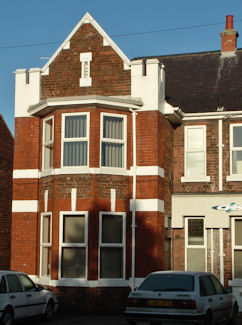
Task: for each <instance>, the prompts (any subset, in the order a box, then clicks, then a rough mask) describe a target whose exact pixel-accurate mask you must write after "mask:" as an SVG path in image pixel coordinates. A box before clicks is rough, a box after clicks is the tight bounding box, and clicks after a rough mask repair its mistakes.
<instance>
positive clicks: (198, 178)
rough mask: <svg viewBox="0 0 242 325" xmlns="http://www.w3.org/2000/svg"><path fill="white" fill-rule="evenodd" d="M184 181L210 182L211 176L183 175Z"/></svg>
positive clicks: (182, 179) (182, 180)
mask: <svg viewBox="0 0 242 325" xmlns="http://www.w3.org/2000/svg"><path fill="white" fill-rule="evenodd" d="M181 182H182V183H202V182H210V176H183V177H181Z"/></svg>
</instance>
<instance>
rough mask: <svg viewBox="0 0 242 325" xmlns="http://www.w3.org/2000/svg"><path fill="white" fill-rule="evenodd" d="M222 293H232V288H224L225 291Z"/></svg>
mask: <svg viewBox="0 0 242 325" xmlns="http://www.w3.org/2000/svg"><path fill="white" fill-rule="evenodd" d="M224 292H225V293H232V292H233V291H232V288H226V289H225V290H224Z"/></svg>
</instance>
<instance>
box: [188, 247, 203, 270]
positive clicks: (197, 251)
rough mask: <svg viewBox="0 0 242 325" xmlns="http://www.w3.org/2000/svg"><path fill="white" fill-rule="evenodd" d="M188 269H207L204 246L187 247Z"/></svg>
mask: <svg viewBox="0 0 242 325" xmlns="http://www.w3.org/2000/svg"><path fill="white" fill-rule="evenodd" d="M187 270H188V271H205V249H204V248H187Z"/></svg>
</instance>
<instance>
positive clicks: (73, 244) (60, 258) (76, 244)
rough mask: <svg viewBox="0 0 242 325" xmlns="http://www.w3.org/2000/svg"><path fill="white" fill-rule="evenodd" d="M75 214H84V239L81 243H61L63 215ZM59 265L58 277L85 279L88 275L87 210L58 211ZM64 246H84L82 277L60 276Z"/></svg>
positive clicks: (71, 279)
mask: <svg viewBox="0 0 242 325" xmlns="http://www.w3.org/2000/svg"><path fill="white" fill-rule="evenodd" d="M65 215H68V216H75V215H84V216H85V241H84V242H83V243H63V226H64V222H63V220H64V216H65ZM59 227H60V228H59V267H58V279H62V280H63V279H70V281H71V282H72V281H73V280H81V281H82V280H87V277H88V211H61V212H60V226H59ZM65 247H74V248H75V247H83V248H86V260H85V263H86V266H85V277H83V278H63V277H61V264H62V248H65Z"/></svg>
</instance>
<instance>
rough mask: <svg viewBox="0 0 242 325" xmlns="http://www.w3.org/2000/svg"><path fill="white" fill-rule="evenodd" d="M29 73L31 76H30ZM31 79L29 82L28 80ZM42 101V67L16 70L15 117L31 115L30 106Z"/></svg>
mask: <svg viewBox="0 0 242 325" xmlns="http://www.w3.org/2000/svg"><path fill="white" fill-rule="evenodd" d="M28 74H29V77H28ZM28 79H29V83H27V82H28ZM39 101H40V69H39V68H35V69H30V70H29V72H27V70H26V69H19V70H16V71H15V117H27V116H30V114H29V113H28V108H29V106H31V105H35V104H37V103H38V102H39Z"/></svg>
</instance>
